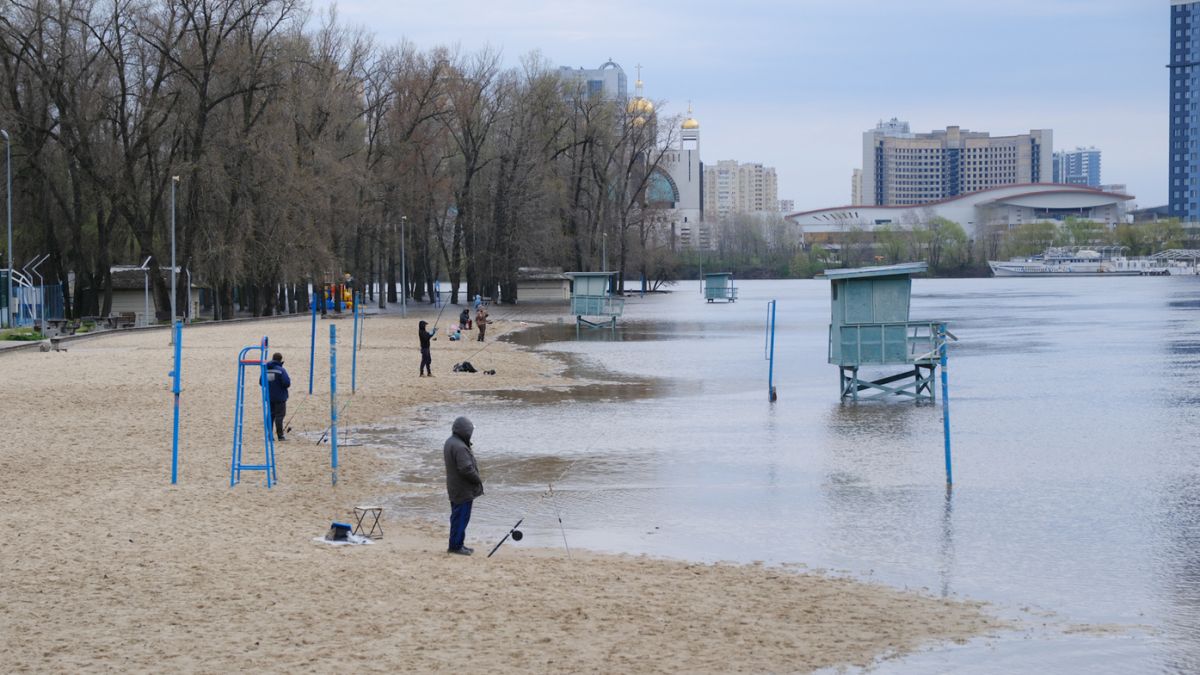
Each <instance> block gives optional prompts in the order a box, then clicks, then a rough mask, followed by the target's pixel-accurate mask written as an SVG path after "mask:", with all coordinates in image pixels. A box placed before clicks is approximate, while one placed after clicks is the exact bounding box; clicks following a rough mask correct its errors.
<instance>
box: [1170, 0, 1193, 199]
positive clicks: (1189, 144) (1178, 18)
mask: <svg viewBox="0 0 1200 675" xmlns="http://www.w3.org/2000/svg"><path fill="white" fill-rule="evenodd" d="M1167 67H1168V68H1169V69H1170V73H1171V102H1170V105H1171V108H1170V111H1171V124H1170V134H1171V136H1170V141H1171V143H1170V154H1169V157H1168V158H1169V161H1170V174H1168V180H1169V181H1170V186H1169V188H1170V189H1169V191H1168V192H1167V194H1168V195H1169V197H1170V198H1169V201H1168V205H1169V207H1168V208H1169V212H1170V214H1171V215H1172V216H1175V217H1177V218H1181V219H1183V220H1185V221H1188V222H1197V221H1200V194H1198V192H1197V191H1200V157H1198V156H1197V153H1198V152H1200V147H1197V146H1198V144H1200V2H1187V1H1185V0H1171V62H1170V64H1169V65H1168V66H1167Z"/></svg>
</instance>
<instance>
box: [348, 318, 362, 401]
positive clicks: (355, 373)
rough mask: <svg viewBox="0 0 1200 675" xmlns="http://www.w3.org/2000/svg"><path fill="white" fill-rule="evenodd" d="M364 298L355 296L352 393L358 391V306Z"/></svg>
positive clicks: (351, 356) (351, 370) (351, 364)
mask: <svg viewBox="0 0 1200 675" xmlns="http://www.w3.org/2000/svg"><path fill="white" fill-rule="evenodd" d="M361 300H362V298H361V297H359V296H358V295H355V296H354V342H351V343H350V394H351V395H353V394H354V393H355V392H356V391H358V312H359V309H358V306H359V305H361V304H362V302H361Z"/></svg>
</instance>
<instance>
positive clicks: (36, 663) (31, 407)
mask: <svg viewBox="0 0 1200 675" xmlns="http://www.w3.org/2000/svg"><path fill="white" fill-rule="evenodd" d="M454 309H455V308H454V307H451V308H449V309H448V310H447V316H444V317H443V321H442V325H443V326H445V324H446V323H448V322H449V320H450V319H449V318H448V315H449V312H450V311H451V310H454ZM331 323H333V324H336V325H337V326H338V332H339V337H340V344H339V350H338V353H339V385H340V386H339V391H340V394H339V395H340V396H341V397H342V400H343V401H344V400H345V399H346V397H348V396H349V388H350V386H349V385H350V330H351V323H350V322H349V321H321V322H320V323H319V324H318V337H317V367H316V372H317V379H316V385H315V387H314V394H315V395H314V396H313V397H312V398H311V399H308V398H307V394H306V390H307V377H308V375H307V373H308V364H307V352H308V336H309V323H308V320H307V319H306V318H298V319H283V320H273V321H263V322H254V323H238V324H232V325H220V326H203V325H197V326H195V327H190V328H188V329H187V330H186V331H185V335H184V343H183V344H184V351H183V353H184V363H183V387H184V391H183V395H182V398H181V400H182V415H181V430H182V431H181V437H182V442H181V451H180V456H181V460H180V479H179V484H178V485H176V486H172V485H170V453H171V393H170V383H169V378H168V375H167V374H168V372H169V371H170V370H171V353H172V352H171V347H170V346H169V345H168V334H167V332H166V331H149V332H136V333H124V334H118V335H111V336H104V337H96V338H91V339H87V340H82V341H78V342H73V343H70V344H68V345H67V347H68V351H65V352H36V351H23V352H20V353H10V354H0V392H3V395H4V412H5V420H6V427H7V428H6V431H5V433H4V435H3V440H2V441H0V507H2V508H0V523H2V524H3V531H4V532H5V536H6V538H7V541H6V542H5V545H4V546H2V547H0V569H2V570H3V582H2V583H0V663H4V664H6V670H8V671H18V672H19V671H60V672H61V671H75V670H81V669H96V670H99V669H104V670H107V669H119V670H122V671H142V672H146V671H158V672H161V671H164V670H171V671H230V670H235V669H237V670H243V669H255V670H265V671H276V672H281V671H295V670H306V671H347V670H350V669H353V670H356V671H361V670H365V671H396V670H403V671H451V670H462V669H473V670H484V669H486V670H489V671H493V672H501V673H505V672H528V671H531V670H532V671H540V672H547V671H614V672H650V671H664V672H685V671H690V672H695V671H751V672H764V671H769V672H804V671H810V670H813V669H817V668H822V667H828V666H840V665H868V664H870V663H872V662H875V661H876V660H878V659H881V658H888V657H892V656H896V655H901V654H904V653H907V652H910V651H912V650H917V649H921V648H923V647H928V646H932V645H936V644H939V643H944V642H947V641H965V640H968V639H971V638H973V637H977V636H980V635H984V634H987V633H989V632H993V631H997V630H1001V629H1002V627H1003V624H1002V623H1001V622H999V621H998V620H996V619H994V618H992V616H991V615H990V614H989V613H988V612H987V611H986V610H985V608H983V607H981V606H980V605H979V604H978V603H973V602H966V601H954V600H944V599H938V598H934V597H929V596H926V595H922V594H918V593H913V592H908V591H901V590H898V589H892V588H887V587H883V586H879V585H873V584H866V583H861V582H858V581H853V580H846V579H837V578H830V577H826V576H821V575H817V574H808V573H801V572H795V571H788V570H781V569H777V568H765V567H761V566H755V565H750V566H736V565H693V564H688V563H684V562H675V561H663V560H654V559H648V558H640V557H638V558H635V557H622V556H603V555H594V554H585V555H583V556H582V557H581V556H579V555H577V556H576V557H575V559H574V560H567V559H566V558H565V556H564V555H563V554H562V553H561V552H560V551H554V550H530V549H522V548H517V547H506V548H505V549H502V552H503V555H500V554H498V555H497V556H496V557H495V558H492V559H486V558H485V557H484V555H483V554H484V553H485V551H484V550H482V549H484V548H485V547H486V542H482V541H471V540H470V539H469V541H468V543H469V544H471V545H473V546H475V547H476V549H479V550H477V552H476V555H475V556H473V557H470V558H464V557H459V556H447V555H446V554H445V552H444V550H445V539H444V537H445V533H444V531H443V530H442V528H440V527H435V526H433V525H430V524H428V523H422V522H400V521H396V520H392V519H387V520H386V522H385V523H384V528H385V532H386V535H385V537H384V538H383V539H381V540H380V541H378V542H377V543H376V544H374V545H369V546H357V547H331V546H327V545H323V544H320V543H316V542H314V541H313V538H314V537H316V536H319V535H321V534H323V533H324V531H325V529H326V528H328V526H329V523H330V521H333V520H338V521H347V520H349V519H350V518H351V517H352V516H351V511H352V508H353V507H354V506H355V505H357V504H363V503H370V502H371V501H373V500H374V498H376V497H378V496H379V495H380V494H382V493H383V492H384V491H386V490H394V489H395V487H394V486H384V485H383V484H382V483H381V482H380V481H379V480H378V478H377V477H378V476H381V475H384V474H385V473H386V472H387V470H388V469H389V468H394V467H388V466H387V465H386V464H385V461H384V460H383V459H381V458H380V457H379V456H377V454H376V452H375V451H374V450H371V449H368V448H365V447H361V446H350V447H344V448H342V449H341V453H340V454H341V457H340V459H341V469H340V472H339V484H338V485H337V487H332V486H331V485H330V468H329V447H328V446H327V445H321V446H317V445H314V444H313V442H312V441H311V440H303V439H302V437H301V436H300V435H299V434H298V433H297V434H293V438H292V439H291V440H289V441H288V442H286V443H282V444H279V445H278V446H277V456H278V471H279V477H280V481H281V482H280V484H279V485H277V486H276V487H274V488H272V489H270V490H268V489H267V488H266V487H265V485H263V484H262V474H261V473H260V472H251V473H249V474H246V475H244V477H243V482H242V483H241V484H239V485H238V486H236V487H234V488H232V489H231V488H230V487H229V484H228V483H229V452H230V441H231V435H232V413H233V389H234V377H235V374H236V371H235V366H234V361H235V357H236V354H237V350H238V348H240V347H241V346H245V345H250V344H256V343H257V342H258V340H259V338H260V337H261V336H262V335H264V334H267V335H269V336H270V339H271V347H270V351H276V350H278V351H281V352H283V353H284V354H285V356H286V361H287V367H288V369H289V371H290V374H291V376H292V380H293V386H292V390H291V391H292V398H291V401H290V402H289V409H290V410H289V412H291V413H295V419H294V421H293V422H292V425H293V427H294V429H295V430H296V431H297V432H305V433H313V432H315V433H318V434H319V432H320V430H321V429H323V428H324V427H325V426H326V425H327V424H328V418H329V399H328V392H329V381H328V377H327V373H328V351H329V349H328V347H329V337H328V335H329V329H328V326H329V325H330V324H331ZM519 327H520V326H519V325H518V324H515V323H511V322H506V321H498V322H497V323H495V324H494V325H493V326H491V327H490V329H489V336H499V335H501V334H503V333H505V332H507V331H509V330H513V329H517V328H519ZM443 330H444V328H443ZM364 331H365V332H364V340H363V345H364V346H363V349H362V351H360V353H359V363H358V369H359V370H358V375H359V385H360V386H359V391H358V392H357V394H356V395H355V396H354V398H353V402H352V403H351V404H350V405H349V406H348V407H347V408H346V409H345V411H344V413H343V415H342V418H343V423H345V424H349V425H355V424H370V423H383V422H386V421H387V420H389V419H396V418H402V417H404V416H405V415H406V413H407V412H409V411H411V410H412V409H413V408H414V407H415V406H416V405H417V404H418V403H427V402H430V401H458V400H464V399H465V398H466V397H467V396H468V393H469V392H470V391H489V390H493V389H514V388H538V387H547V386H567V385H569V384H572V382H570V381H568V380H567V379H565V376H564V366H563V365H562V364H561V363H559V362H556V361H554V360H552V359H549V358H545V357H542V356H539V355H537V354H534V353H531V352H528V351H523V350H520V349H517V348H515V347H513V346H512V345H509V344H503V343H490V344H491V346H489V347H487V349H486V350H485V351H483V352H480V353H478V354H476V353H475V352H476V351H477V350H478V349H479V348H480V347H481V345H480V344H479V343H477V342H475V341H474V340H473V334H472V339H471V340H468V341H463V342H449V341H446V340H445V339H444V336H443V339H441V340H439V341H437V342H435V343H434V348H433V353H434V357H433V358H434V366H433V367H434V372H435V374H436V377H434V378H420V379H419V378H418V377H417V363H418V361H419V355H418V350H417V348H416V337H415V334H416V318H410V319H401V318H399V317H394V316H378V317H371V318H370V319H369V320H368V321H367V322H366V324H365V329H364ZM463 358H469V359H470V360H471V361H472V363H474V364H475V365H476V366H477V367H480V368H481V369H482V368H494V369H495V370H496V371H497V374H496V375H494V376H486V375H482V374H474V375H464V374H455V373H451V372H450V368H451V366H452V365H453V364H454V363H455V362H457V361H461V360H463ZM306 399H307V400H306ZM464 411H466V412H468V414H469V404H468V405H465V406H464ZM257 415H258V413H257V408H256V407H255V406H254V405H253V403H252V404H251V405H250V407H249V408H248V412H247V418H248V423H247V426H246V442H247V449H246V453H247V460H249V459H252V458H253V457H254V456H255V455H254V453H256V452H261V442H259V443H258V444H255V442H254V441H256V440H258V439H260V438H261V436H260V435H259V433H256V428H255V427H254V426H253V424H252V423H253V421H256V420H257V419H258V416H257ZM449 422H450V420H446V421H445V426H446V427H447V428H448V427H449ZM258 429H261V427H258ZM430 452H432V453H440V448H431V449H430ZM483 470H484V472H485V475H486V465H485V466H484V467H483ZM485 499H486V496H485ZM384 515H385V519H386V518H387V517H388V514H386V513H385V514H384ZM796 562H797V563H803V562H804V561H796Z"/></svg>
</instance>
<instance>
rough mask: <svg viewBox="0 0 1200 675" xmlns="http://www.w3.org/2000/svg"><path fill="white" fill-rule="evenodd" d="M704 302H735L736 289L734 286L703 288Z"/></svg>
mask: <svg viewBox="0 0 1200 675" xmlns="http://www.w3.org/2000/svg"><path fill="white" fill-rule="evenodd" d="M704 298H705V299H706V300H730V301H733V300H737V288H736V287H734V286H705V287H704Z"/></svg>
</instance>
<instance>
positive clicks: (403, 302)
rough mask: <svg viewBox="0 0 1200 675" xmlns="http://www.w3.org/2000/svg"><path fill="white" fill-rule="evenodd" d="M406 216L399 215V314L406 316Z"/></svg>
mask: <svg viewBox="0 0 1200 675" xmlns="http://www.w3.org/2000/svg"><path fill="white" fill-rule="evenodd" d="M407 222H408V216H400V315H401V316H408V267H407V265H406V264H405V263H406V262H407V256H406V255H405V253H404V224H405V223H407Z"/></svg>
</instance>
